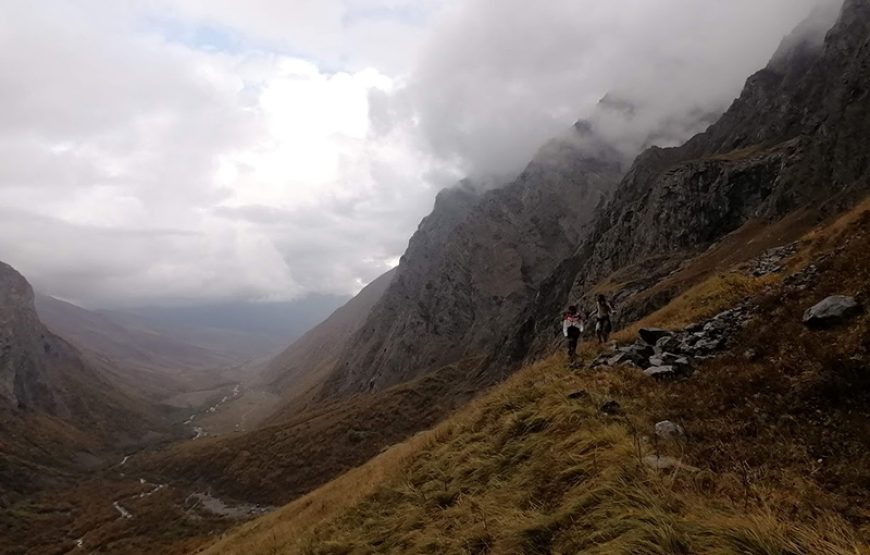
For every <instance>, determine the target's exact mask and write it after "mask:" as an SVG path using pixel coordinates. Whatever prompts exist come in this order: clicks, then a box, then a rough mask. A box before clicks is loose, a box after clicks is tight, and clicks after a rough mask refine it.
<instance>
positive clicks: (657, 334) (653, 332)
mask: <svg viewBox="0 0 870 555" xmlns="http://www.w3.org/2000/svg"><path fill="white" fill-rule="evenodd" d="M637 335H638V336H639V337H640V339H641V341H643V342H644V343H646V344H647V345H655V344H656V342H657V341H658V340H659V339H661V338H662V337H670V336H672V335H674V332H672V331H670V330H665V329H661V328H641V329H640V330H639V331H638V332H637Z"/></svg>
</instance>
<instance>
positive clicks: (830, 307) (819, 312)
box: [803, 295, 863, 328]
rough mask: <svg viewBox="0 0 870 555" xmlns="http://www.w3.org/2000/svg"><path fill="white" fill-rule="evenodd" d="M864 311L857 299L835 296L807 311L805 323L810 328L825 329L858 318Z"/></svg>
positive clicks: (804, 318)
mask: <svg viewBox="0 0 870 555" xmlns="http://www.w3.org/2000/svg"><path fill="white" fill-rule="evenodd" d="M862 310H863V308H862V307H861V305H860V304H859V303H858V301H857V300H855V297H846V296H843V295H833V296H831V297H828V298H827V299H825V300H823V301H822V302H820V303H818V304H816V305H815V306H813V307H812V308H809V309H807V311H806V312H804V317H803V322H804V324H805V325H806V326H807V327H809V328H824V327H827V326H832V325H835V324H838V323H840V322H843V321H844V320H847V319H848V318H851V317H853V316H857V315H858V314H861V312H862Z"/></svg>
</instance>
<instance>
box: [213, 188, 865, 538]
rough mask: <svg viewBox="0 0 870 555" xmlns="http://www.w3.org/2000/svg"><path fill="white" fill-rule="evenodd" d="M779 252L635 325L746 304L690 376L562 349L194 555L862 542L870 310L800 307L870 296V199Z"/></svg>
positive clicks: (682, 322) (663, 323) (625, 335)
mask: <svg viewBox="0 0 870 555" xmlns="http://www.w3.org/2000/svg"><path fill="white" fill-rule="evenodd" d="M777 252H779V253H780V254H781V253H782V251H777ZM788 252H790V254H786V255H783V256H779V258H778V260H777V264H778V265H780V267H781V269H776V270H774V271H771V272H768V273H763V272H759V271H758V268H759V267H760V266H759V264H762V265H763V264H764V261H765V260H770V256H771V255H768V256H766V257H761V258H760V259H757V260H755V261H751V263H749V264H738V265H734V266H732V267H731V268H729V269H727V270H725V271H723V272H720V273H715V274H713V275H711V276H709V277H708V278H707V279H705V280H703V281H702V282H701V283H700V285H699V286H698V287H695V288H692V289H691V290H689V291H688V292H686V293H683V294H681V295H679V296H677V297H676V298H675V299H673V300H672V301H671V302H670V303H669V304H667V305H666V306H665V307H663V308H662V309H661V310H659V311H657V312H655V313H653V314H651V315H650V316H649V317H648V318H646V319H645V320H644V321H643V322H642V324H643V325H645V326H658V327H662V328H670V329H675V330H677V329H681V328H683V327H689V328H690V329H691V328H692V326H691V325H689V326H687V324H688V323H690V322H704V321H705V320H707V319H709V318H711V317H713V316H714V315H715V314H717V313H719V312H720V311H722V310H725V309H730V308H734V306H735V303H740V305H741V306H745V307H747V310H748V315H749V319H748V320H747V322H746V323H745V324H744V325H743V326H742V327H740V326H738V327H732V328H730V329H729V331H728V333H729V336H728V339H727V348H726V349H724V350H723V351H720V352H719V354H717V355H716V356H713V357H707V358H703V359H702V358H700V357H699V358H697V359H695V365H694V367H693V372H692V373H691V374H690V375H688V376H686V377H684V378H682V379H679V380H675V381H674V380H665V381H661V380H657V379H654V378H652V377H649V376H647V375H645V374H644V373H643V372H641V371H640V370H639V369H638V368H636V367H634V366H632V365H625V366H614V367H611V366H606V365H605V366H598V367H597V368H594V369H589V368H584V369H581V370H579V371H574V372H572V371H570V370H568V368H567V367H566V365H565V362H564V357H563V356H560V355H557V356H555V357H552V358H549V359H547V360H546V361H543V362H541V363H538V364H535V365H532V366H529V367H527V368H525V369H523V370H522V371H520V372H519V373H517V374H516V375H515V376H513V377H512V378H511V379H509V380H508V381H507V382H506V383H505V384H503V385H501V386H499V387H497V388H495V389H494V390H492V391H491V392H489V393H488V394H486V395H484V396H483V397H481V398H480V399H478V400H477V401H475V402H473V403H472V404H470V405H469V406H467V407H465V408H464V409H463V410H461V411H460V412H459V413H457V414H456V415H455V416H453V417H451V418H450V419H448V420H447V421H446V422H444V423H443V424H441V425H440V426H438V427H437V428H435V429H434V430H432V431H429V432H425V433H423V434H420V435H417V436H415V437H414V438H413V439H410V440H409V441H408V442H406V443H403V444H400V445H397V446H395V447H393V448H391V449H390V450H388V451H386V452H385V453H383V454H381V455H379V456H378V457H376V458H375V459H373V460H372V461H370V462H369V463H368V464H366V465H364V466H362V467H360V468H357V469H354V470H351V471H349V472H348V473H347V474H345V475H344V476H342V477H340V478H338V479H337V480H335V481H334V482H331V483H329V484H326V485H325V486H323V487H321V488H319V489H317V490H315V491H314V492H312V493H311V494H309V495H306V496H304V497H302V498H300V499H299V500H297V501H295V502H293V503H291V504H289V505H287V506H286V507H284V508H282V509H281V510H279V511H277V512H276V513H274V514H271V515H268V516H265V517H262V518H260V519H258V520H255V521H253V522H251V523H249V524H246V525H243V526H240V527H239V528H238V529H236V530H235V531H233V532H232V533H230V534H228V535H226V536H225V537H224V538H221V539H220V540H217V541H216V542H215V543H214V544H213V545H212V546H211V547H210V548H209V549H206V550H205V551H204V553H208V554H218V553H220V554H241V553H245V554H250V555H258V554H266V553H288V554H289V553H307V554H312V553H420V552H427V553H432V552H437V553H578V552H582V553H626V554H629V553H631V554H637V553H647V554H661V555H666V554H668V555H670V554H673V553H686V554H689V553H692V554H702V553H703V554H707V553H710V554H713V553H716V554H719V553H813V554H824V555H835V554H842V555H845V554H856V553H867V552H868V545H870V543H868V541H870V515H868V513H867V510H866V504H865V501H866V499H867V496H868V494H870V491H868V486H867V484H868V478H870V476H868V474H867V469H868V468H870V459H868V457H870V434H868V433H867V432H868V430H867V422H870V414H868V407H870V403H868V401H870V381H868V377H867V374H866V372H865V369H866V367H867V365H868V363H870V345H868V343H867V338H868V337H870V314H868V313H867V311H864V312H863V313H862V314H857V315H855V314H853V315H852V316H850V317H847V318H845V319H841V320H839V321H838V322H837V323H836V324H834V325H828V326H827V327H825V328H811V327H808V326H807V325H805V324H804V323H803V322H802V318H803V315H804V311H805V310H806V309H807V308H809V307H811V306H813V305H814V304H816V303H817V302H818V301H820V300H822V299H824V298H825V297H827V296H829V295H834V294H848V295H856V296H857V298H858V299H863V300H864V302H866V299H868V294H870V289H868V285H870V258H868V257H867V253H868V252H870V201H867V202H864V203H863V204H862V205H861V206H859V207H858V208H857V209H855V210H853V211H852V212H850V213H848V214H846V215H845V216H843V217H840V218H838V219H835V220H831V219H829V220H827V221H825V222H824V223H823V224H822V225H820V226H818V227H816V228H815V229H814V230H813V231H811V232H810V233H808V234H806V235H804V236H803V237H802V238H801V240H800V241H799V242H798V243H797V244H796V245H794V247H793V248H789V249H788ZM635 329H637V327H636V326H635V327H634V328H633V329H631V330H624V331H622V332H620V333H619V334H618V335H617V339H618V340H619V341H620V342H622V343H625V342H631V341H633V340H634V339H635V335H634V330H635ZM598 352H599V351H598V350H597V349H593V348H587V349H585V353H584V358H585V360H586V361H587V362H589V361H590V360H591V359H592V358H593V357H595V356H596V354H597V353H598ZM749 353H751V354H749ZM666 422H667V423H666Z"/></svg>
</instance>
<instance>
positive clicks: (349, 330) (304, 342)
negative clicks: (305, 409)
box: [259, 270, 395, 408]
mask: <svg viewBox="0 0 870 555" xmlns="http://www.w3.org/2000/svg"><path fill="white" fill-rule="evenodd" d="M394 276H395V270H390V271H388V272H386V273H385V274H383V275H382V276H380V277H378V278H377V279H375V280H374V281H372V282H371V283H369V284H368V285H367V286H366V287H364V288H363V289H362V291H360V292H359V293H358V294H357V295H356V296H355V297H354V298H352V299H351V300H350V301H348V302H347V303H346V304H345V305H343V306H342V307H340V308H339V309H338V310H336V311H335V312H333V313H332V314H331V315H330V316H329V318H327V319H326V320H324V321H323V322H321V323H320V324H318V325H317V326H315V327H314V328H312V329H311V330H309V331H308V332H307V333H306V334H305V335H303V336H302V337H300V338H299V339H297V340H296V341H294V342H293V343H292V344H291V345H290V346H289V347H288V348H287V349H285V350H284V351H283V352H282V353H281V354H279V355H278V356H276V357H275V358H273V359H272V360H270V361H269V362H268V363H267V364H266V366H265V368H264V369H263V370H262V373H261V376H260V378H259V381H261V382H263V383H265V384H268V387H269V388H270V389H272V390H274V391H275V392H276V393H278V394H279V395H280V396H281V398H282V403H283V404H285V405H288V408H289V406H292V405H296V404H298V403H297V401H300V402H302V404H304V400H305V399H307V398H310V397H312V396H313V395H314V394H315V393H316V391H313V390H314V389H315V388H317V387H318V386H319V385H321V383H322V381H323V380H324V379H325V378H326V377H327V376H328V375H329V374H330V373H331V372H332V370H333V368H334V367H335V363H336V359H337V357H338V354H339V353H340V352H341V349H342V348H343V347H344V345H345V344H346V343H347V341H348V340H349V339H350V337H351V336H352V335H353V334H354V333H356V331H357V330H359V328H360V327H361V326H362V325H363V324H364V323H365V321H366V318H367V317H368V315H369V313H370V312H371V310H372V307H373V306H374V305H375V304H376V303H377V302H378V301H379V300H380V299H381V297H382V296H383V294H384V291H386V289H387V288H388V287H389V286H390V284H391V283H392V281H393V277H394ZM300 398H305V399H300Z"/></svg>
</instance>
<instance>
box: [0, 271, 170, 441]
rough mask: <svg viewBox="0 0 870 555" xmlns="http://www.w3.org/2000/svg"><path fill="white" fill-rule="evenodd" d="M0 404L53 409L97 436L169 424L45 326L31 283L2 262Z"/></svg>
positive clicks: (139, 432)
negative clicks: (122, 390) (39, 315)
mask: <svg viewBox="0 0 870 555" xmlns="http://www.w3.org/2000/svg"><path fill="white" fill-rule="evenodd" d="M0 409H3V410H11V411H12V412H13V413H16V412H17V413H33V412H36V413H42V414H47V415H51V416H54V417H58V418H60V419H63V420H65V421H67V422H68V423H70V424H72V425H74V426H76V427H78V428H79V429H81V430H84V431H86V432H88V433H92V434H94V436H95V437H103V438H105V437H108V436H110V435H111V436H112V437H114V438H116V439H123V440H125V441H126V440H132V439H133V438H134V437H141V436H143V435H144V434H145V433H146V431H147V430H148V429H149V428H151V429H163V423H162V422H160V419H159V418H158V417H157V416H156V414H152V413H151V411H152V410H153V408H152V407H149V406H148V405H147V404H146V403H144V402H142V401H141V400H139V399H134V398H131V397H130V396H128V395H126V394H124V393H122V392H121V391H119V390H118V389H117V388H116V387H115V386H114V385H113V384H112V383H111V382H110V381H109V379H108V378H107V377H106V376H105V375H104V374H103V373H102V372H101V371H99V370H97V369H96V368H94V367H92V366H90V365H89V364H88V363H87V362H86V361H85V360H84V359H83V358H82V357H81V355H80V354H79V352H78V351H77V350H76V349H75V348H74V347H72V346H71V345H70V344H69V343H67V342H66V341H64V340H63V339H61V338H60V337H57V336H56V335H54V334H52V333H51V332H50V331H48V330H47V329H46V328H45V326H43V324H42V322H40V320H39V317H38V316H37V313H36V308H35V305H34V295H33V289H32V288H31V287H30V284H29V283H28V282H27V280H25V279H24V277H23V276H22V275H21V274H19V273H18V272H17V271H15V270H14V269H13V268H12V267H11V266H9V265H7V264H4V263H2V262H0ZM164 431H165V430H164ZM121 436H123V437H121ZM0 439H2V437H0Z"/></svg>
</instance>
